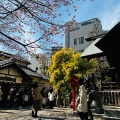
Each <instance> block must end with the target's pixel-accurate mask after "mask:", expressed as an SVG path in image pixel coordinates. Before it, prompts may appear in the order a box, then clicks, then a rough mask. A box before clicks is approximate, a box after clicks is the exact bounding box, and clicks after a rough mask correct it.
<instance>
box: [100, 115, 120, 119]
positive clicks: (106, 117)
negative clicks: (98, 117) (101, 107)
mask: <svg viewBox="0 0 120 120" xmlns="http://www.w3.org/2000/svg"><path fill="white" fill-rule="evenodd" d="M102 120H120V118H118V117H108V116H103V117H102Z"/></svg>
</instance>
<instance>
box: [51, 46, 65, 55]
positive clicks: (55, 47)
mask: <svg viewBox="0 0 120 120" xmlns="http://www.w3.org/2000/svg"><path fill="white" fill-rule="evenodd" d="M62 48H63V46H54V47H52V48H51V56H52V55H53V54H55V53H56V52H57V51H59V50H61V49H62Z"/></svg>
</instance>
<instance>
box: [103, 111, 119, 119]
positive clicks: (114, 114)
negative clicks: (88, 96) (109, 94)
mask: <svg viewBox="0 0 120 120" xmlns="http://www.w3.org/2000/svg"><path fill="white" fill-rule="evenodd" d="M104 115H105V116H108V117H117V118H120V109H106V110H104Z"/></svg>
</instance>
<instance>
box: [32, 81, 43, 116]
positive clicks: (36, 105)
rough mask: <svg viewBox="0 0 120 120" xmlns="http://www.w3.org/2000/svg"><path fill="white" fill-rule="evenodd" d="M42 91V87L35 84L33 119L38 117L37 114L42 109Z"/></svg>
mask: <svg viewBox="0 0 120 120" xmlns="http://www.w3.org/2000/svg"><path fill="white" fill-rule="evenodd" d="M41 90H42V86H41V85H39V84H38V83H37V82H35V83H34V84H33V103H32V117H38V116H37V113H38V110H39V109H40V100H41V99H42V95H41V94H40V91H41Z"/></svg>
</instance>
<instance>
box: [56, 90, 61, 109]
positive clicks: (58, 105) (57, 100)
mask: <svg viewBox="0 0 120 120" xmlns="http://www.w3.org/2000/svg"><path fill="white" fill-rule="evenodd" d="M61 96H62V93H61V91H60V89H58V92H57V95H56V105H57V107H61V102H62V100H61Z"/></svg>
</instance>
